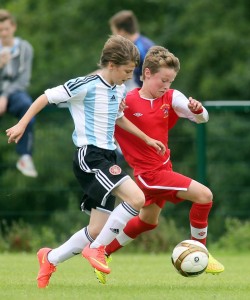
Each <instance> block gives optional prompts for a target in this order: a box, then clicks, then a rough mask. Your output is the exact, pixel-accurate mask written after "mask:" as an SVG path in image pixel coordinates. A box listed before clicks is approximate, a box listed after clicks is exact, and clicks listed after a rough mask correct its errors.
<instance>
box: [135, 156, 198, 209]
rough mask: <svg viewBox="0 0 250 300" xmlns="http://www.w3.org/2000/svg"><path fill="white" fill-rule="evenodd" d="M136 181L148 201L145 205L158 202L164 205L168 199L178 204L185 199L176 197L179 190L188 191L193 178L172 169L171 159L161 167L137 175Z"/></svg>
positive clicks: (161, 205) (160, 205)
mask: <svg viewBox="0 0 250 300" xmlns="http://www.w3.org/2000/svg"><path fill="white" fill-rule="evenodd" d="M135 179H136V183H137V184H138V186H139V187H140V188H141V190H142V191H143V193H144V195H145V198H146V202H145V205H144V206H148V205H150V204H153V203H155V204H157V205H158V206H159V207H161V208H162V207H163V206H164V204H165V202H166V201H169V202H172V203H174V204H177V203H179V202H181V201H183V200H184V199H181V198H178V197H176V193H177V192H178V191H187V189H188V187H189V186H190V184H191V181H192V179H191V178H189V177H186V176H184V175H182V174H180V173H176V172H174V171H173V170H172V163H171V162H170V161H169V162H168V163H166V164H165V165H163V166H162V167H161V168H160V169H157V170H153V171H150V172H147V173H143V174H141V175H138V176H136V178H135Z"/></svg>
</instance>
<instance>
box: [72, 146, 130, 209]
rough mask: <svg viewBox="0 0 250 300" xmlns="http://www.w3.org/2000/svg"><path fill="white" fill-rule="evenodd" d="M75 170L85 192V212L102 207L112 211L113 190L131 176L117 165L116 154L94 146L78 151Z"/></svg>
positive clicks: (74, 162) (113, 202)
mask: <svg viewBox="0 0 250 300" xmlns="http://www.w3.org/2000/svg"><path fill="white" fill-rule="evenodd" d="M73 170H74V173H75V176H76V178H77V180H78V181H79V183H80V185H81V187H82V188H83V191H84V196H83V200H84V201H83V202H84V206H85V210H90V209H91V208H96V207H101V208H103V209H106V210H109V211H112V210H113V209H114V205H115V199H114V198H115V197H114V196H113V195H111V192H112V190H113V189H114V188H115V187H117V186H119V185H120V184H121V183H122V182H123V181H125V180H127V179H128V178H129V177H130V176H129V175H127V173H126V172H124V171H123V170H122V168H121V167H120V166H118V165H117V164H116V153H115V151H112V150H106V149H101V148H98V147H96V146H93V145H88V146H83V147H81V148H79V149H77V150H76V152H75V157H74V161H73Z"/></svg>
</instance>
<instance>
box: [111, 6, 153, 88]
mask: <svg viewBox="0 0 250 300" xmlns="http://www.w3.org/2000/svg"><path fill="white" fill-rule="evenodd" d="M109 25H110V29H111V31H112V33H113V34H119V35H121V36H123V37H125V38H127V39H129V40H130V41H132V42H133V43H134V44H135V45H136V46H137V48H138V50H139V52H140V64H139V66H138V67H137V68H135V71H134V76H133V79H132V80H129V81H127V83H126V85H127V87H128V89H129V90H131V89H133V88H135V87H141V86H142V81H141V75H142V63H143V61H144V57H145V55H146V53H147V52H148V49H149V48H150V47H151V46H153V45H154V42H153V41H151V40H150V39H149V38H147V37H146V36H143V35H142V34H140V29H139V23H138V20H137V18H136V16H135V14H134V13H133V12H132V11H131V10H121V11H119V12H117V13H116V14H115V15H113V16H112V17H111V18H110V20H109Z"/></svg>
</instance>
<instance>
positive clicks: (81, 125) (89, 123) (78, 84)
mask: <svg viewBox="0 0 250 300" xmlns="http://www.w3.org/2000/svg"><path fill="white" fill-rule="evenodd" d="M45 95H46V96H47V98H48V101H49V103H53V104H59V103H62V102H66V103H67V105H68V108H69V111H70V113H71V116H72V118H73V121H74V125H75V129H74V132H73V134H72V138H73V142H74V144H75V145H76V146H77V147H82V146H84V145H94V146H96V147H99V148H102V149H109V150H114V149H115V148H116V145H115V143H114V129H115V122H116V119H117V118H120V117H122V116H123V113H121V112H119V105H120V103H121V101H122V99H123V98H124V97H125V95H126V87H125V85H114V86H111V85H110V84H109V83H107V82H106V81H105V80H104V79H103V78H102V77H101V76H100V75H89V76H85V77H78V78H75V79H71V80H69V81H67V82H66V83H65V84H64V85H60V86H57V87H54V88H52V89H47V90H46V91H45Z"/></svg>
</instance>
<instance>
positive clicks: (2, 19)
mask: <svg viewBox="0 0 250 300" xmlns="http://www.w3.org/2000/svg"><path fill="white" fill-rule="evenodd" d="M16 29H17V24H16V20H15V18H14V16H13V15H12V14H11V13H9V12H8V11H6V10H3V9H1V10H0V116H1V115H4V114H5V113H6V112H8V113H9V114H11V115H13V116H15V117H16V118H18V119H19V120H20V119H21V118H22V116H23V115H24V114H25V113H26V111H27V110H28V108H29V107H30V106H31V104H32V99H31V97H30V95H29V94H28V93H27V88H28V86H29V83H30V78H31V69H32V60H33V48H32V46H31V45H30V43H29V42H27V41H25V40H23V39H21V38H20V37H15V32H16ZM34 121H35V120H34V118H33V119H32V120H31V121H30V123H29V124H28V126H27V129H26V131H25V133H24V135H23V137H22V139H21V140H20V141H19V143H18V144H17V145H16V151H17V153H18V155H19V156H20V157H19V159H18V161H17V163H16V167H17V169H18V170H19V171H20V172H21V173H22V174H23V175H26V176H29V177H37V175H38V174H37V170H36V168H35V166H34V163H33V159H32V150H33V149H32V148H33V139H34V138H33V126H34Z"/></svg>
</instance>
